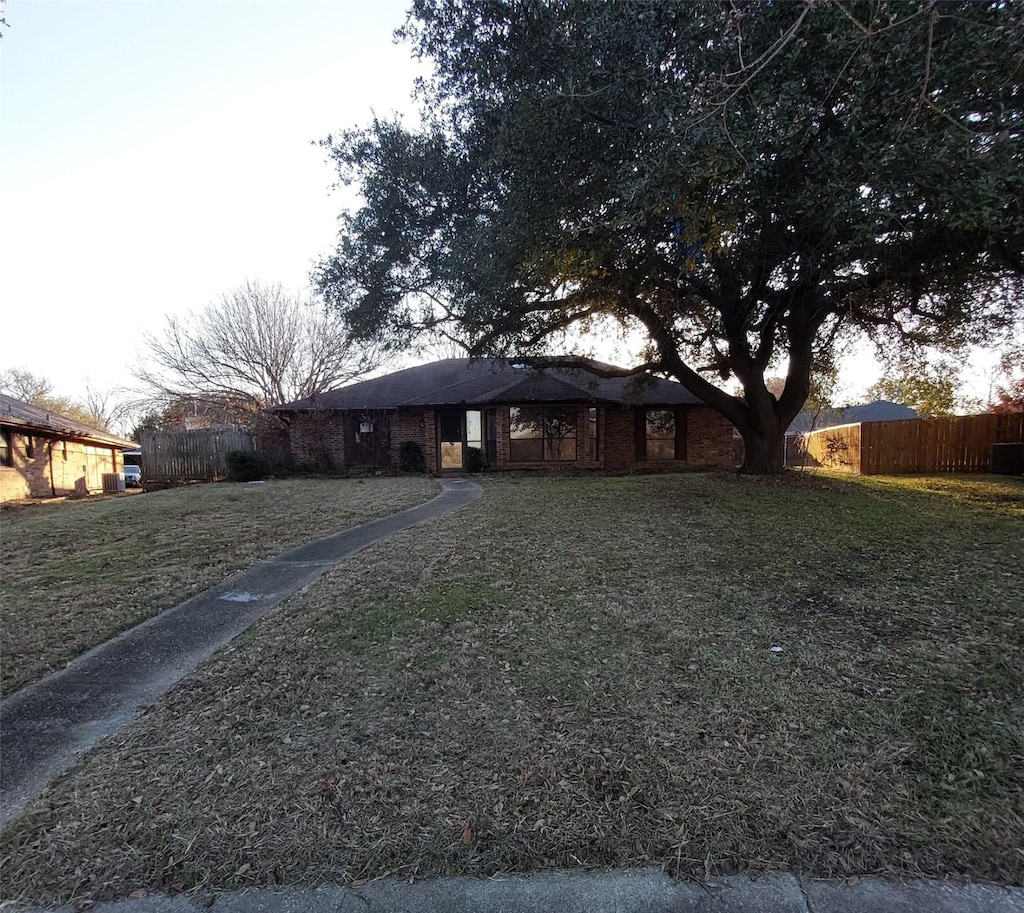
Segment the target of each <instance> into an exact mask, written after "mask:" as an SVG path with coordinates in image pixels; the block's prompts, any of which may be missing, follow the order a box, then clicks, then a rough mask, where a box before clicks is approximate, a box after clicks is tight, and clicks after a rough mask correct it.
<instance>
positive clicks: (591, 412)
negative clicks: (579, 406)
mask: <svg viewBox="0 0 1024 913" xmlns="http://www.w3.org/2000/svg"><path fill="white" fill-rule="evenodd" d="M587 440H588V444H589V447H588V448H587V454H588V458H589V459H591V460H596V459H597V409H595V408H593V407H591V408H590V409H588V410H587Z"/></svg>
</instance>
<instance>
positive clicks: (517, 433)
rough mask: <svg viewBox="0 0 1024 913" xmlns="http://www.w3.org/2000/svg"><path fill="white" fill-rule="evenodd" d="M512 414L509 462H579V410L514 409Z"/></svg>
mask: <svg viewBox="0 0 1024 913" xmlns="http://www.w3.org/2000/svg"><path fill="white" fill-rule="evenodd" d="M508 413H509V416H508V417H509V448H508V450H509V460H511V461H512V462H513V463H531V462H538V463H539V462H541V461H548V462H564V461H567V460H575V459H576V409H575V408H572V407H569V408H564V407H558V406H554V407H551V406H546V407H540V406H513V407H512V408H511V409H509V410H508Z"/></svg>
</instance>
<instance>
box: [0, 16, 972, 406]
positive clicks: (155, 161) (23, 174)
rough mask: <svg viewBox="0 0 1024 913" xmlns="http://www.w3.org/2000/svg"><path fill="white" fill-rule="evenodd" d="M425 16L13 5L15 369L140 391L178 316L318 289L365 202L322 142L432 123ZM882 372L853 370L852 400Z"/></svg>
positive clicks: (5, 351)
mask: <svg viewBox="0 0 1024 913" xmlns="http://www.w3.org/2000/svg"><path fill="white" fill-rule="evenodd" d="M407 2H408V0H276V2H263V0H101V2H98V0H9V2H8V3H7V4H6V5H5V6H4V7H2V9H3V12H4V15H5V16H6V19H7V22H8V28H7V29H6V30H5V33H4V37H3V39H2V40H0V105H2V107H0V175H2V179H0V300H2V302H3V315H4V316H3V323H2V324H0V326H2V328H3V337H4V345H3V347H2V348H0V367H5V368H6V367H23V368H27V369H28V370H30V371H32V372H33V373H36V374H42V375H44V376H47V377H49V378H51V379H52V380H53V381H54V384H55V387H56V392H57V393H59V394H62V395H65V396H70V397H75V398H77V397H80V396H81V393H82V389H83V386H84V384H85V382H86V380H87V379H88V380H89V381H90V382H91V383H92V384H93V386H95V387H98V388H101V389H124V390H130V389H132V388H133V387H134V386H135V381H134V371H133V368H134V366H135V365H137V364H138V363H139V361H140V358H141V357H142V356H143V354H144V351H145V350H144V347H143V346H142V344H141V335H142V333H143V332H147V331H148V332H152V333H158V332H159V331H160V329H161V328H162V327H163V325H164V323H165V320H166V316H167V315H168V314H183V313H185V312H187V311H189V310H193V311H198V310H200V309H202V308H203V307H205V306H206V305H207V304H209V303H210V302H212V301H214V300H216V299H217V298H218V297H219V296H220V295H221V294H223V293H226V292H228V291H230V290H231V289H233V288H235V287H236V286H238V285H239V284H241V283H242V282H243V281H244V280H245V279H247V278H248V279H260V280H262V281H265V282H280V283H282V284H283V285H284V286H285V287H286V288H290V289H292V290H294V291H300V290H303V289H305V288H306V286H307V284H308V277H309V272H310V267H311V264H312V263H313V262H314V261H315V260H316V259H317V258H318V257H319V256H321V255H323V254H325V253H327V252H329V251H330V250H331V249H332V248H333V246H334V240H335V235H336V220H337V216H338V214H339V213H340V212H341V211H342V210H343V209H344V208H346V206H347V205H349V204H350V203H351V201H352V198H351V196H350V195H349V193H350V192H349V191H348V190H344V189H343V190H339V191H336V192H333V193H332V192H331V190H330V187H331V185H332V184H333V182H334V179H335V173H334V170H333V168H332V167H331V166H330V165H328V164H327V162H326V160H325V158H326V157H325V155H324V152H323V150H322V149H320V148H319V147H318V146H317V145H316V141H317V140H320V139H322V138H323V137H325V136H327V135H328V134H330V133H336V132H338V131H339V130H342V129H345V128H347V127H355V126H361V125H365V124H367V123H368V122H369V120H370V119H371V117H372V116H373V114H374V113H376V114H378V115H379V116H383V117H386V116H390V115H391V114H393V113H395V112H398V113H404V114H413V113H414V111H415V108H414V105H413V103H412V101H411V91H412V85H413V80H414V78H415V76H416V74H417V72H418V70H417V65H416V64H415V63H414V62H413V61H412V59H411V55H410V52H409V48H408V47H407V46H405V45H401V44H395V42H394V41H393V38H392V33H393V31H394V29H396V28H397V27H399V26H400V25H402V23H403V22H404V20H405V10H406V6H407ZM617 355H621V353H617V352H609V356H607V357H611V358H613V359H614V358H615V356H617ZM618 360H629V359H628V358H627V359H622V358H621V357H620V358H619V359H618ZM877 375H878V368H877V366H876V365H875V364H874V362H873V360H872V359H871V357H870V355H867V356H865V355H861V356H860V357H858V358H855V359H851V361H850V362H849V364H848V368H847V370H846V371H845V372H844V375H843V383H842V389H843V391H844V398H845V399H849V400H855V399H857V398H858V396H859V395H860V394H861V393H862V392H863V390H864V388H865V387H866V386H867V385H869V384H870V383H872V382H873V381H874V380H875V379H877ZM982 385H983V384H982ZM978 392H979V395H980V393H981V391H980V390H979V391H978Z"/></svg>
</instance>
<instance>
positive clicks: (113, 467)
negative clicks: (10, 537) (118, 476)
mask: <svg viewBox="0 0 1024 913" xmlns="http://www.w3.org/2000/svg"><path fill="white" fill-rule="evenodd" d="M30 439H31V441H32V456H29V455H28V450H29V448H28V443H29V440H30ZM10 440H11V462H12V464H13V465H11V466H4V467H0V500H2V501H13V500H18V499H21V498H24V497H33V498H49V497H52V496H53V495H55V494H56V495H68V494H72V493H74V492H75V491H102V490H103V475H104V474H105V473H108V472H120V471H121V470H122V469H123V468H124V458H123V456H122V454H121V451H120V450H117V449H116V448H111V447H103V446H99V445H96V444H86V443H82V442H80V441H65V440H63V439H62V438H58V437H50V436H46V435H42V434H32V435H27V434H19V433H17V432H13V431H12V432H11V435H10Z"/></svg>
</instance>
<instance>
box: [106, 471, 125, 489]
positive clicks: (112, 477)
mask: <svg viewBox="0 0 1024 913" xmlns="http://www.w3.org/2000/svg"><path fill="white" fill-rule="evenodd" d="M122 491H124V473H123V472H105V473H103V492H104V494H117V493H118V492H122Z"/></svg>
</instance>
